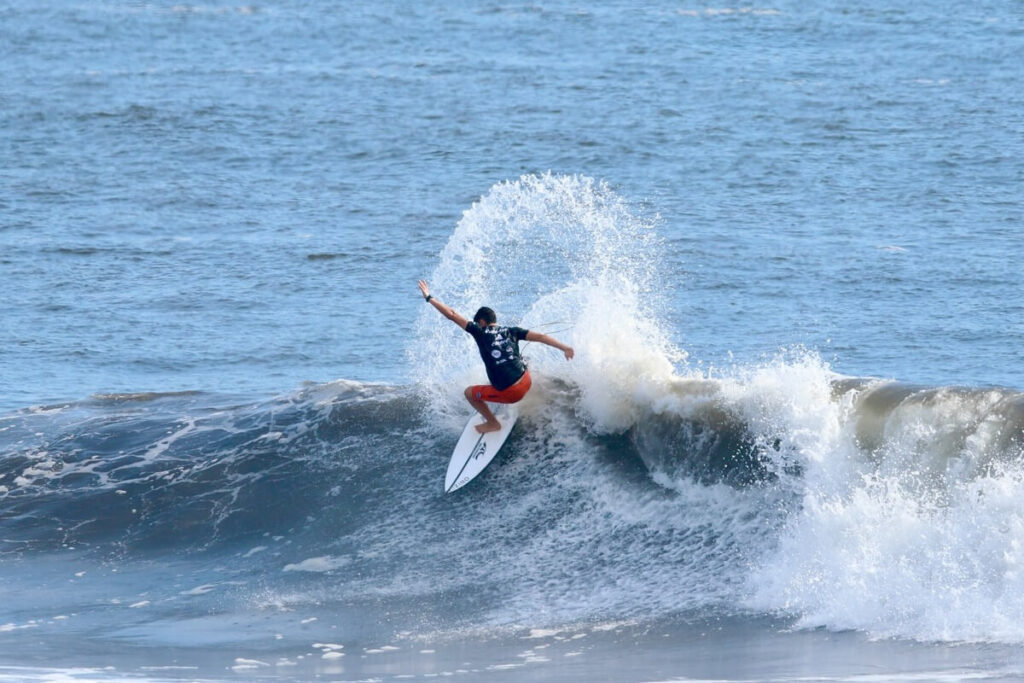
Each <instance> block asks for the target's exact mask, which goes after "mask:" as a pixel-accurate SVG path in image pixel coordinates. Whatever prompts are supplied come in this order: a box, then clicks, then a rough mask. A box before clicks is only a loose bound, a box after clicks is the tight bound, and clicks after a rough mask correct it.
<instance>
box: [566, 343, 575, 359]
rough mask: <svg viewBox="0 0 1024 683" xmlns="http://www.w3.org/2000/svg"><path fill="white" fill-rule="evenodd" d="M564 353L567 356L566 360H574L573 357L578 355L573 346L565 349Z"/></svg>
mask: <svg viewBox="0 0 1024 683" xmlns="http://www.w3.org/2000/svg"><path fill="white" fill-rule="evenodd" d="M563 353H564V354H565V359H566V360H572V357H573V356H575V355H576V351H574V350H573V348H572V347H571V346H567V347H565V350H564V351H563Z"/></svg>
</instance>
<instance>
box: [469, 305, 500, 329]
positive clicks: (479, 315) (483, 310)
mask: <svg viewBox="0 0 1024 683" xmlns="http://www.w3.org/2000/svg"><path fill="white" fill-rule="evenodd" d="M473 322H475V323H476V324H477V325H479V326H480V327H487V326H488V325H493V324H494V323H496V322H498V316H497V315H495V313H494V309H491V308H487V307H486V306H481V307H480V310H479V311H477V312H476V315H474V316H473Z"/></svg>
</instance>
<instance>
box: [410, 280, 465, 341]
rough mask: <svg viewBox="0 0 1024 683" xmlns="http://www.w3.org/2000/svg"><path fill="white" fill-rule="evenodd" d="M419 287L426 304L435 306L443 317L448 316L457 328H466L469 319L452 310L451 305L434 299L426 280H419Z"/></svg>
mask: <svg viewBox="0 0 1024 683" xmlns="http://www.w3.org/2000/svg"><path fill="white" fill-rule="evenodd" d="M419 287H420V292H421V293H422V294H423V298H424V299H425V300H426V302H427V303H428V304H430V305H431V306H433V307H434V308H436V309H437V310H438V312H439V313H440V314H441V315H443V316H444V317H446V318H448V319H449V320H451V321H452V322H453V323H455V324H456V325H458V326H459V329H462V330H464V329H466V323H468V322H469V321H468V320H466V319H465V318H464V317H462V316H461V315H459V313H458V312H457V311H455V310H453V309H452V308H451V306H448V305H447V304H445V303H442V302H441V301H438V300H437V299H435V298H434V296H433V295H432V294H431V293H430V286H429V285H427V282H426V280H420V281H419Z"/></svg>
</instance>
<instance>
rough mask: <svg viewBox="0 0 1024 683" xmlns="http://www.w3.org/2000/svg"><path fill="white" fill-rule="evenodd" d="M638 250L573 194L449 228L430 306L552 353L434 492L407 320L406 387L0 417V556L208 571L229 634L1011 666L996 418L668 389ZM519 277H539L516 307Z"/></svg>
mask: <svg viewBox="0 0 1024 683" xmlns="http://www.w3.org/2000/svg"><path fill="white" fill-rule="evenodd" d="M657 248H658V244H657V237H656V235H655V234H654V232H653V224H652V223H651V222H650V221H647V220H645V219H641V218H636V217H634V216H633V215H632V214H631V213H630V211H629V210H628V208H627V207H626V206H625V205H624V204H623V203H622V202H621V201H620V200H619V199H618V198H617V197H616V196H615V194H614V193H613V192H612V191H611V190H610V189H609V188H607V187H605V186H602V185H600V184H598V183H594V182H593V181H590V180H588V179H585V178H577V177H560V176H540V177H528V178H524V179H522V180H520V181H518V182H515V183H505V184H502V185H499V186H496V187H495V188H494V189H493V190H492V191H491V192H490V193H489V194H488V195H487V196H485V197H483V198H481V200H480V201H479V202H478V203H477V204H475V205H474V206H473V207H472V208H471V209H470V210H468V211H467V212H466V213H465V215H464V216H463V219H462V221H461V222H460V223H459V225H458V226H457V228H456V230H455V232H454V233H453V236H452V239H451V241H450V243H449V245H448V247H447V248H446V249H445V250H444V252H442V255H441V260H440V263H439V266H438V269H437V271H436V272H435V273H434V274H433V276H432V277H431V284H432V286H433V287H434V290H435V291H436V292H437V293H438V295H439V296H440V297H441V298H442V299H443V300H445V301H446V302H448V303H450V304H452V305H454V306H455V307H456V308H459V309H461V310H468V309H470V308H472V307H475V306H478V305H481V304H484V303H486V304H489V305H492V306H493V307H494V308H496V309H497V310H498V312H499V316H501V317H502V319H503V320H509V321H513V322H516V323H519V324H522V325H524V326H526V327H534V328H536V329H546V330H550V331H553V332H555V333H556V334H557V335H558V336H560V337H564V338H565V339H566V340H568V341H569V342H570V343H572V344H573V345H574V346H575V347H576V350H577V354H578V355H577V358H576V359H575V360H573V361H572V362H571V363H567V362H565V361H564V359H563V358H561V356H560V354H557V353H555V352H554V351H553V350H550V349H547V348H546V347H541V348H538V347H537V345H531V346H529V347H527V356H528V357H529V360H530V363H531V367H532V368H533V369H534V375H535V378H536V380H535V388H534V389H533V391H531V393H530V394H529V395H528V396H527V398H526V399H525V400H524V402H523V404H522V411H521V415H522V416H521V418H520V423H519V424H518V425H517V427H516V429H515V430H514V432H513V434H512V436H511V437H510V439H509V441H508V442H507V444H506V446H505V447H504V449H503V450H502V452H501V454H499V456H498V457H497V458H496V459H495V461H494V462H493V463H492V465H491V466H490V467H489V468H488V470H486V471H485V473H484V474H483V475H482V476H481V477H480V478H479V479H478V480H476V481H474V482H473V483H472V484H471V485H469V486H467V487H465V488H464V489H462V490H460V491H459V492H457V493H456V494H452V495H445V494H444V493H443V479H444V471H445V466H446V463H447V458H448V456H449V454H450V452H451V448H452V446H453V445H454V443H455V440H456V438H457V434H458V431H459V429H460V428H461V426H462V424H463V422H464V420H465V419H466V415H467V412H468V409H467V408H466V406H465V405H464V404H463V401H462V399H461V397H460V393H461V388H462V386H464V385H465V384H467V383H470V382H475V381H478V380H479V378H480V377H481V376H482V370H480V369H479V367H478V365H479V361H478V359H477V358H476V356H475V349H474V348H473V347H472V346H471V342H470V341H469V340H468V337H467V338H465V339H463V338H462V337H461V336H460V333H459V332H458V330H456V329H455V328H454V326H452V325H451V324H450V323H448V322H447V321H445V320H443V319H441V318H440V316H437V315H436V313H434V312H433V311H429V310H426V309H425V310H424V313H423V314H422V315H421V317H420V318H419V320H418V321H417V322H416V325H415V335H413V336H414V338H415V340H416V343H414V344H413V345H411V347H410V349H408V355H409V358H410V361H411V364H412V367H413V368H414V378H415V382H413V383H412V384H410V385H406V386H389V385H372V384H360V383H355V382H346V381H339V382H334V383H330V384H324V385H315V386H309V387H306V388H305V389H303V390H302V391H299V392H297V393H295V394H292V395H288V396H283V397H280V398H278V399H275V400H272V401H266V402H258V403H250V402H231V400H230V399H228V398H227V397H224V396H218V395H210V394H202V393H198V394H173V395H170V394H169V395H159V394H140V395H114V396H97V397H94V398H92V399H90V400H87V401H82V402H79V403H74V404H69V405H60V406H50V407H38V408H33V409H25V410H21V411H18V412H15V413H11V414H8V415H5V416H0V453H2V457H0V499H2V505H3V510H4V515H3V517H2V519H0V554H2V555H0V556H2V558H3V559H4V561H5V562H6V563H7V566H8V567H15V568H18V567H23V568H24V571H26V572H29V571H32V569H31V567H32V566H33V564H35V560H37V559H43V558H50V557H54V556H58V555H63V554H67V553H73V554H74V555H75V557H80V558H92V559H94V560H96V561H97V562H99V563H101V564H106V565H108V566H109V565H110V564H115V563H122V562H125V561H129V560H131V561H139V560H145V561H149V560H152V561H158V560H165V559H167V558H173V559H174V561H175V562H176V563H186V564H192V565H194V566H207V567H208V566H211V564H213V565H218V564H226V565H230V566H231V567H232V568H233V570H234V571H235V572H236V574H235V575H234V576H235V577H236V578H238V576H240V575H241V576H244V580H242V581H241V583H242V584H244V586H243V587H242V588H239V589H238V590H237V591H236V594H235V596H236V599H237V600H239V601H240V602H244V603H245V604H246V605H247V606H248V607H249V608H253V607H255V608H257V609H262V608H267V609H287V610H295V609H299V608H302V607H306V606H310V605H317V606H320V607H324V608H325V609H334V610H336V611H339V612H341V611H345V610H370V611H372V612H373V613H374V614H376V615H377V620H378V621H379V622H386V623H387V624H389V625H390V627H392V628H394V629H395V631H403V630H405V631H410V630H424V629H427V630H446V629H465V628H491V627H505V626H513V625H516V626H522V625H528V626H531V627H544V626H550V625H555V624H564V623H568V622H577V621H594V620H605V619H613V620H615V619H631V620H639V621H646V620H653V619H658V618H661V617H665V616H672V615H684V616H685V615H689V614H699V615H707V614H712V615H718V614H725V615H736V614H740V615H743V614H751V613H769V614H773V615H783V616H786V617H788V618H791V619H793V620H794V622H795V623H796V624H797V625H798V626H801V627H807V628H814V627H821V626H824V627H828V628H833V629H859V630H862V631H865V632H867V633H870V634H873V635H879V636H897V637H904V638H912V639H920V640H947V641H948V640H953V641H959V640H976V641H1003V642H1012V643H1018V642H1024V590H1021V588H1022V587H1024V586H1022V581H1024V578H1022V576H1024V574H1022V572H1021V566H1022V563H1024V508H1022V506H1021V505H1020V502H1019V501H1020V500H1022V499H1024V468H1022V466H1021V462H1022V456H1024V438H1022V430H1024V395H1022V394H1021V393H1019V392H1016V391H1012V390H1009V389H1001V388H989V389H977V388H961V387H917V386H909V385H905V384H901V383H898V382H894V381H889V380H879V379H867V378H848V377H842V376H839V375H836V374H835V373H833V372H832V371H831V370H830V369H829V368H828V366H827V365H826V364H825V363H823V362H822V361H821V360H820V359H819V358H818V357H817V356H816V355H815V354H814V353H811V352H806V351H799V350H797V351H791V352H786V353H782V354H780V356H779V357H778V358H776V359H774V360H772V361H767V362H765V363H763V364H761V365H758V366H755V367H739V368H733V369H731V370H729V371H728V372H719V373H716V374H701V373H698V372H695V371H692V370H690V369H689V368H688V367H687V365H686V356H685V353H683V352H682V351H681V350H679V349H676V348H674V347H673V345H672V344H671V343H670V342H669V341H668V340H669V339H670V338H671V334H670V331H669V330H666V329H664V318H663V317H662V316H659V314H658V311H659V308H658V306H659V302H658V297H657V295H656V294H654V292H656V291H657V290H658V289H659V287H663V286H664V282H665V276H664V275H663V274H662V273H660V272H659V268H660V267H661V266H660V265H659V263H658V261H657ZM536 258H550V259H551V260H552V262H553V263H564V267H562V268H561V269H559V270H557V273H558V275H557V276H555V277H552V278H549V279H545V280H544V281H543V282H537V281H535V279H534V272H535V271H532V270H531V269H530V267H529V264H530V260H531V259H536ZM254 586H257V587H258V590H255V589H254V588H253V587H254ZM200 589H202V590H200ZM54 590H56V591H61V590H73V589H72V588H67V589H65V588H61V587H59V586H58V587H56V588H54ZM151 590H152V591H157V592H158V591H159V590H160V589H159V588H153V589H151ZM205 590H206V587H205V585H204V586H201V587H199V588H195V589H193V592H197V593H202V592H203V591H205ZM158 597H159V596H158V595H156V594H151V595H149V596H148V597H147V600H152V601H153V602H154V603H156V602H158ZM78 599H79V598H76V600H78ZM68 601H69V602H71V598H68Z"/></svg>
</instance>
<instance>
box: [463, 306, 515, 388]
mask: <svg viewBox="0 0 1024 683" xmlns="http://www.w3.org/2000/svg"><path fill="white" fill-rule="evenodd" d="M466 332H469V333H470V334H471V335H473V339H474V340H475V341H476V345H477V348H479V349H480V358H481V359H482V360H483V361H484V367H486V368H487V379H488V380H489V381H490V382H491V386H493V387H494V388H495V389H497V390H498V391H502V390H503V389H508V388H509V387H510V386H512V385H513V384H515V383H516V382H518V381H519V379H520V378H521V377H522V376H523V374H524V373H526V363H524V362H523V357H522V356H521V355H519V342H520V341H522V340H523V339H526V334H527V332H529V330H524V329H523V328H521V327H504V326H501V325H489V326H487V327H480V326H479V325H477V324H476V323H475V322H473V321H472V320H471V321H469V322H468V323H466Z"/></svg>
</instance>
